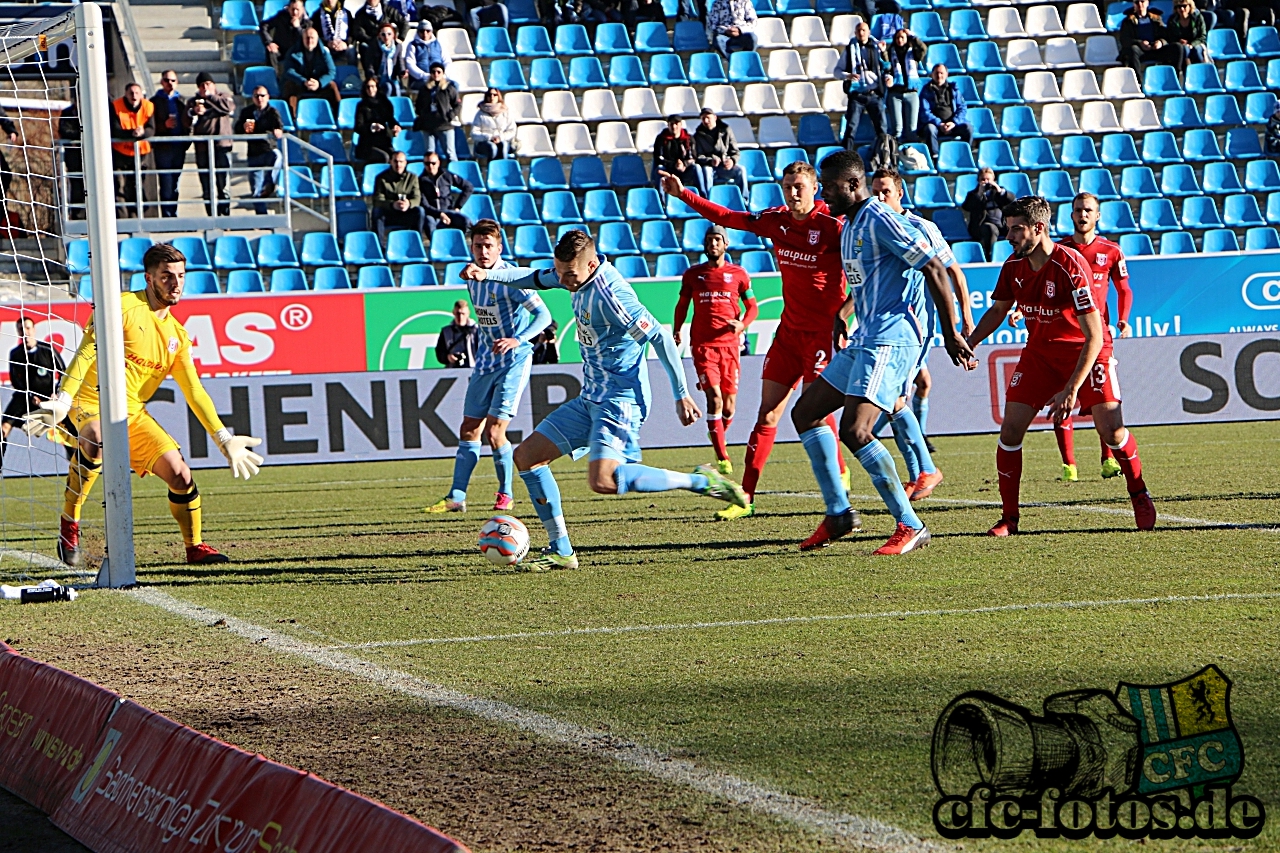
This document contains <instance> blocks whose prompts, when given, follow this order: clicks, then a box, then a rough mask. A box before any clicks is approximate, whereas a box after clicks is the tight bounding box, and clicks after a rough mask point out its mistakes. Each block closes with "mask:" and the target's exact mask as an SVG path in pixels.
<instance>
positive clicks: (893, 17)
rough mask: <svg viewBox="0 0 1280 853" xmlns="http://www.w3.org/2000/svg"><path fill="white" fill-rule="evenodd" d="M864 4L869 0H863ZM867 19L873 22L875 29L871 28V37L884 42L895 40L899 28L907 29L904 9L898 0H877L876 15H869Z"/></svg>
mask: <svg viewBox="0 0 1280 853" xmlns="http://www.w3.org/2000/svg"><path fill="white" fill-rule="evenodd" d="M862 3H863V5H864V6H866V5H867V0H862ZM867 20H869V21H870V22H871V26H872V27H873V29H872V30H871V38H873V39H874V40H876V41H877V42H880V43H881V44H884V43H886V42H890V41H893V37H894V36H895V35H896V34H897V32H898V30H903V29H906V27H907V22H906V20H905V19H903V17H902V9H901V7H899V6H898V4H897V2H896V0H877V2H876V12H875V14H874V15H868V16H867Z"/></svg>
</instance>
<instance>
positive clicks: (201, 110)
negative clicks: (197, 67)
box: [187, 29, 315, 216]
mask: <svg viewBox="0 0 1280 853" xmlns="http://www.w3.org/2000/svg"><path fill="white" fill-rule="evenodd" d="M307 32H308V33H312V34H313V36H312V37H313V38H314V33H315V30H312V29H308V30H307ZM235 109H236V104H235V101H234V100H232V98H231V94H230V93H229V92H219V91H218V86H217V84H216V83H214V82H213V75H212V74H210V73H209V72H207V71H201V72H200V73H199V74H198V75H197V76H196V94H195V97H193V98H192V99H191V100H190V101H189V102H188V105H187V116H188V118H189V119H190V121H191V135H192V136H218V137H222V138H221V139H218V140H216V141H215V142H214V143H213V144H212V145H210V144H209V143H207V142H201V141H199V140H196V141H195V143H194V147H195V149H196V165H197V166H199V167H200V187H201V189H202V190H203V192H204V201H205V207H206V208H207V209H208V211H209V215H210V216H214V215H215V213H214V206H215V203H216V205H217V214H216V215H218V216H230V215H231V202H230V198H231V197H230V196H228V195H227V170H228V169H230V168H231V140H230V139H229V138H227V137H229V136H231V125H232V121H231V114H232V113H234V112H235ZM210 149H212V151H213V163H212V168H211V167H210V162H209V153H210ZM211 173H212V174H211ZM215 196H216V202H215Z"/></svg>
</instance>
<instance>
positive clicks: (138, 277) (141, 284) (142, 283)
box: [129, 272, 147, 293]
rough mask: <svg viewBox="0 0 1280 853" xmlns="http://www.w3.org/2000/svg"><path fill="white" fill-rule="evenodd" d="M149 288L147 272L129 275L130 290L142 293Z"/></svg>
mask: <svg viewBox="0 0 1280 853" xmlns="http://www.w3.org/2000/svg"><path fill="white" fill-rule="evenodd" d="M146 289H147V274H146V273H142V272H136V273H134V274H133V275H131V276H129V291H130V292H131V293H141V292H142V291H144V290H146Z"/></svg>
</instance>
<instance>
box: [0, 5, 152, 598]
mask: <svg viewBox="0 0 1280 853" xmlns="http://www.w3.org/2000/svg"><path fill="white" fill-rule="evenodd" d="M11 8H13V7H11ZM24 8H26V9H31V10H40V9H41V8H42V7H39V6H34V7H24ZM54 8H57V7H54ZM62 8H64V9H65V7H62ZM77 27H79V30H77ZM105 54H106V39H105V34H104V30H103V26H102V17H101V12H100V11H99V10H98V8H97V7H96V6H94V5H93V4H85V5H84V6H83V7H81V8H79V9H77V10H76V11H75V12H71V13H62V14H55V15H53V16H50V17H36V16H34V15H29V14H27V13H25V12H24V13H23V16H22V19H21V20H13V21H9V22H2V21H0V382H2V383H3V384H2V385H0V408H2V409H3V426H2V427H0V432H2V433H3V443H2V445H0V474H2V476H3V479H2V480H0V583H3V584H6V585H11V586H21V585H29V584H32V583H35V582H38V581H41V580H44V579H46V578H52V579H54V580H56V581H59V582H60V583H71V584H76V585H88V584H92V583H94V582H95V581H100V580H101V578H100V577H99V573H100V569H102V566H103V563H104V558H105V556H106V554H107V550H108V549H107V539H108V536H107V533H106V530H107V526H106V525H105V523H104V519H105V518H106V516H107V515H110V514H111V513H112V510H111V508H110V507H107V508H106V509H104V501H105V502H107V503H110V504H119V503H120V500H121V497H120V495H118V494H114V493H113V492H118V490H119V483H118V480H119V476H118V471H117V470H115V469H118V468H119V467H120V466H119V464H117V465H115V466H114V468H113V470H112V472H111V473H110V476H102V477H99V478H98V479H100V480H103V481H104V482H99V483H97V484H96V487H95V488H93V489H92V491H90V492H89V493H88V496H87V499H86V500H85V501H84V502H83V507H82V509H81V518H80V526H79V542H78V546H79V556H80V559H79V562H78V565H77V566H75V567H72V566H69V565H67V564H66V563H64V562H62V561H61V560H60V559H59V550H58V542H59V536H60V535H64V534H63V533H62V523H61V519H62V517H63V514H64V502H65V492H66V490H67V489H68V488H73V487H69V485H68V484H69V483H74V482H75V481H76V479H77V478H75V477H72V478H68V477H67V471H68V465H69V464H71V465H77V464H79V462H78V458H77V457H76V454H77V449H76V446H77V438H76V429H75V426H74V424H73V421H72V419H70V418H69V419H67V420H64V421H63V422H62V423H61V424H60V425H59V426H58V427H57V428H56V429H54V430H48V431H36V434H35V435H30V434H29V433H28V431H27V430H26V429H24V423H25V422H26V419H27V416H28V415H29V414H30V413H31V412H32V411H34V410H36V409H37V408H38V407H39V404H40V403H41V402H42V401H44V400H47V399H49V398H50V397H51V396H55V395H56V394H57V385H58V382H59V380H60V379H61V375H62V372H63V371H64V369H65V366H66V364H68V363H69V362H70V361H71V359H72V356H73V355H74V354H75V351H76V348H77V347H78V346H79V344H80V340H81V337H82V335H83V329H84V327H85V325H86V324H87V323H88V322H89V321H90V319H91V318H92V317H93V315H94V302H95V292H96V295H97V297H98V298H97V302H99V303H105V304H99V310H102V309H103V308H106V309H107V310H108V312H109V311H110V310H111V308H112V306H114V313H115V316H116V317H117V320H116V323H115V325H116V326H117V327H118V326H119V325H120V324H119V319H118V318H119V316H120V314H119V311H120V306H119V292H120V289H121V285H122V282H121V280H120V273H119V265H118V261H117V259H116V256H115V255H116V241H115V233H114V232H115V221H114V211H111V210H110V209H109V208H108V215H107V217H106V219H107V221H102V216H101V211H102V208H103V205H102V204H95V197H99V196H101V195H103V190H102V179H103V178H104V177H105V178H106V180H107V181H108V183H107V189H106V194H107V198H106V201H107V204H108V205H109V204H110V203H112V199H113V194H112V192H111V189H110V178H111V176H110V174H109V170H110V155H109V153H106V156H105V162H106V164H107V166H106V168H107V170H108V174H106V175H105V176H104V175H102V174H100V173H101V171H102V168H101V163H102V162H103V159H104V158H103V157H101V156H99V157H97V158H94V157H93V156H92V146H93V145H94V144H97V145H98V146H101V144H102V143H103V142H107V143H108V144H109V140H108V139H107V137H108V134H109V130H108V129H107V128H106V127H105V126H100V125H105V122H106V120H107V118H106V116H107V112H106V110H107V108H108V102H109V100H110V97H109V94H108V89H107V77H106V63H105ZM82 70H85V78H86V79H85V80H82V79H81V71H82ZM91 72H92V73H91ZM89 78H92V79H89ZM84 104H91V105H92V107H91V108H90V109H88V110H83V109H81V105H84ZM91 136H92V137H95V139H96V140H97V141H96V143H93V142H91V141H90V139H89V137H91ZM86 162H88V168H86V165H85V164H86ZM95 164H97V165H96V167H95ZM95 168H96V169H97V172H98V173H99V174H96V175H95V174H93V172H94V170H95ZM75 220H82V221H81V222H80V223H79V225H80V227H79V228H78V229H77V228H74V227H70V228H69V227H68V224H69V223H70V222H72V221H75ZM86 221H87V223H86ZM85 224H87V225H88V229H87V230H88V232H89V237H90V239H88V240H85V239H83V238H82V237H72V236H69V234H68V232H69V231H77V230H78V231H79V232H80V233H81V234H83V233H84V232H85V227H84V226H85ZM98 244H103V245H104V249H103V251H101V252H98V251H92V252H91V251H90V246H95V248H96V246H97V245H98ZM107 256H109V257H107ZM91 258H92V261H91ZM104 262H106V263H104ZM93 272H99V275H97V276H95V275H93V274H92V273H93ZM112 290H114V294H112V293H110V291H112ZM104 296H105V297H106V298H105V299H104V298H103V297H104ZM113 297H114V298H113ZM99 349H100V352H101V350H102V349H103V347H102V345H101V344H100V345H99ZM100 362H101V363H100V370H103V371H105V372H108V373H112V374H113V375H118V373H115V370H114V368H111V367H110V364H109V362H110V360H109V359H108V360H107V361H102V359H101V356H100ZM122 369H123V360H122V358H121V363H120V370H121V371H122ZM104 381H107V380H104ZM104 398H105V395H104ZM103 408H104V409H105V408H108V406H107V404H106V400H105V399H104V404H103ZM103 420H104V427H105V426H106V423H105V421H106V420H107V417H106V413H105V412H104V418H103ZM104 431H105V432H113V433H118V432H119V430H110V429H106V430H104ZM125 459H126V460H127V447H126V449H125ZM101 471H102V473H103V474H104V475H107V474H108V471H107V466H106V465H103V467H102V469H101ZM126 471H127V468H126ZM128 488H129V484H128V479H127V475H126V477H125V481H124V489H125V496H124V500H125V501H127V500H128ZM116 515H117V516H118V515H119V513H116ZM123 520H124V519H120V518H115V521H123ZM127 521H128V525H129V528H130V529H131V528H132V518H131V517H130V518H128V519H127ZM113 544H115V543H114V541H113ZM117 551H118V554H119V556H120V557H121V559H120V560H117V563H127V566H126V565H118V566H117V567H116V568H119V569H121V570H122V571H126V572H127V575H128V579H129V581H130V582H131V580H132V577H131V576H132V571H133V568H132V562H133V558H132V544H131V541H130V544H129V545H128V546H127V547H125V548H118V549H117ZM108 582H110V579H109V578H108ZM113 585H121V584H119V583H116V584H113Z"/></svg>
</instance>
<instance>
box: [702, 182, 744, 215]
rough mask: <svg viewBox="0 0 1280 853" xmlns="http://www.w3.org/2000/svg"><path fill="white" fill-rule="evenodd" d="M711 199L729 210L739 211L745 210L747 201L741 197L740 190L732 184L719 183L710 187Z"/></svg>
mask: <svg viewBox="0 0 1280 853" xmlns="http://www.w3.org/2000/svg"><path fill="white" fill-rule="evenodd" d="M711 201H712V202H714V203H715V204H718V205H720V206H721V207H725V208H728V209H729V210H734V211H737V212H739V213H746V212H747V202H746V200H745V199H744V198H743V197H742V191H741V190H740V189H738V187H737V186H735V185H733V184H721V185H720V186H715V187H712V188H711Z"/></svg>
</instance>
